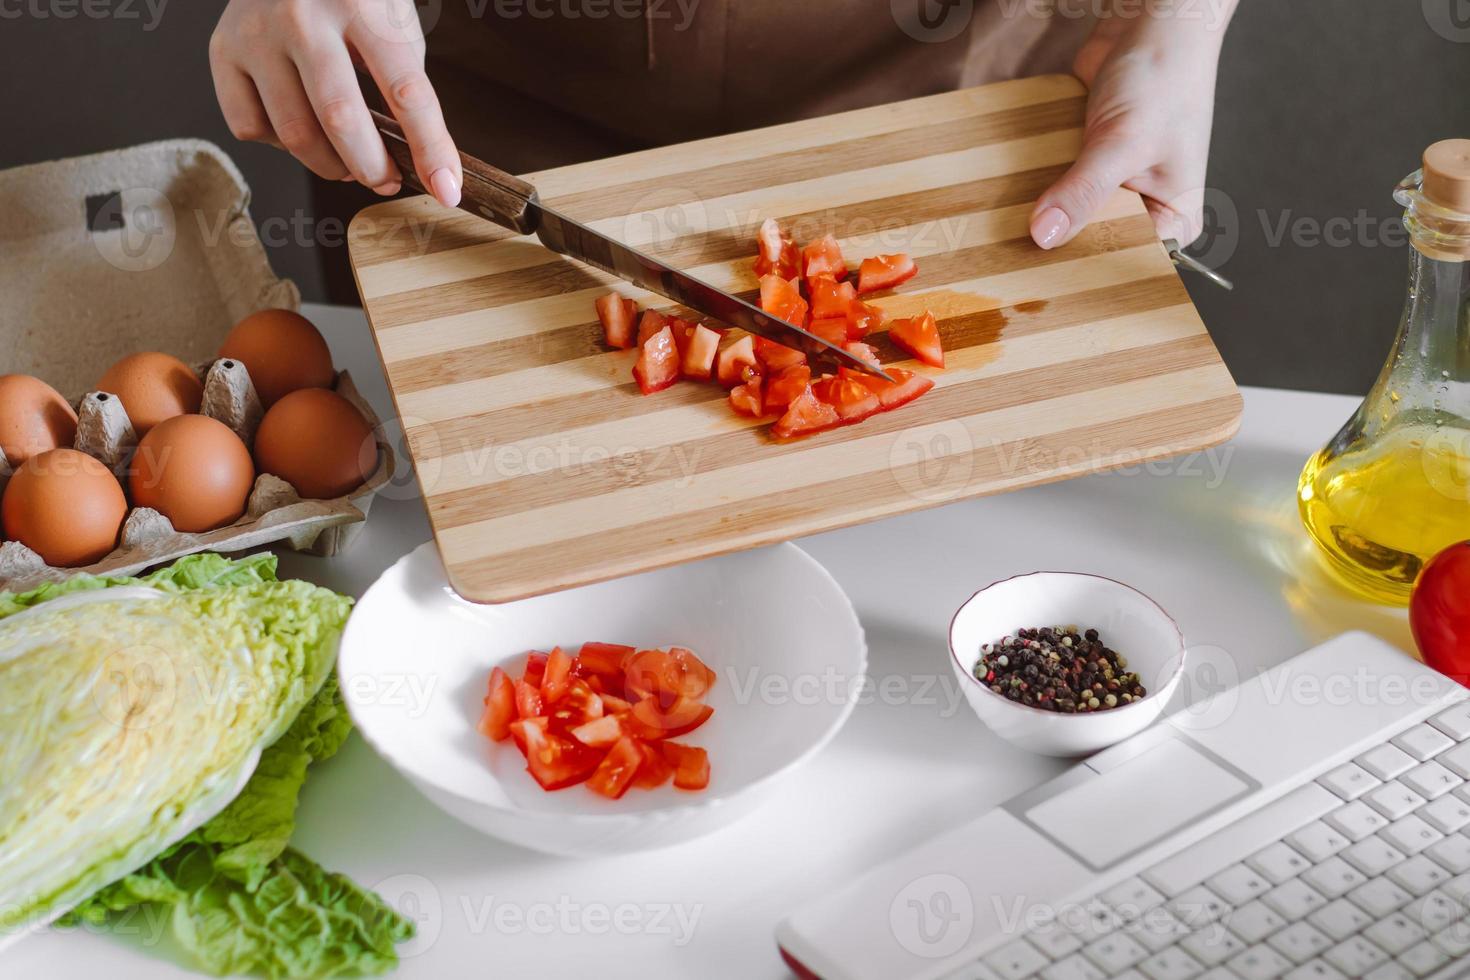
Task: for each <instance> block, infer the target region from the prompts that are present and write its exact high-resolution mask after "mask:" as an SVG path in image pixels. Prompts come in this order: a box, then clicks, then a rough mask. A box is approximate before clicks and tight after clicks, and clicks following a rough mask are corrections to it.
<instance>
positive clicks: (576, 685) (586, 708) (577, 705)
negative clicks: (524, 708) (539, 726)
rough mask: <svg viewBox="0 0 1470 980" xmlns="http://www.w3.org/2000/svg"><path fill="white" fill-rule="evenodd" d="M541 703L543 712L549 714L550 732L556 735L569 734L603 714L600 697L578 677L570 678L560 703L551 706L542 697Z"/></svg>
mask: <svg viewBox="0 0 1470 980" xmlns="http://www.w3.org/2000/svg"><path fill="white" fill-rule="evenodd" d="M542 703H543V705H544V707H543V710H549V711H550V712H551V713H550V714H549V715H548V716H547V719H548V721H549V722H550V724H551V730H552V731H554V732H557V733H562V732H570V731H571V730H572V729H573V728H576V727H577V726H578V725H582V724H585V723H586V722H589V721H595V720H596V719H598V718H601V717H603V714H604V712H605V709H604V707H603V703H602V696H601V695H600V694H598V693H597V692H596V691H594V690H592V686H591V685H590V684H588V683H587V682H586V681H584V680H582V678H580V677H574V678H572V680H571V682H570V683H569V684H568V685H567V693H566V694H564V695H562V698H561V700H560V701H557V702H556V703H555V704H553V703H551V702H549V701H546V700H545V697H544V696H543V699H542Z"/></svg>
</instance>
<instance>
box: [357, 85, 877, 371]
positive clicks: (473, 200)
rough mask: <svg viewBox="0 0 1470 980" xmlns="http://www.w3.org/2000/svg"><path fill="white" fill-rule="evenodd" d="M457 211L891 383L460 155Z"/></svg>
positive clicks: (397, 139)
mask: <svg viewBox="0 0 1470 980" xmlns="http://www.w3.org/2000/svg"><path fill="white" fill-rule="evenodd" d="M373 121H374V122H375V123H376V124H377V127H378V130H379V132H381V133H382V134H383V137H384V139H383V143H384V145H385V146H386V147H387V149H388V155H389V156H391V157H392V158H393V160H394V162H395V163H397V164H398V169H399V171H400V173H402V175H403V182H404V184H406V185H407V186H409V187H411V188H413V189H414V190H417V191H420V192H421V193H429V192H428V191H427V190H426V189H425V188H424V186H423V184H422V183H421V182H420V181H419V179H418V176H417V172H416V171H415V170H414V164H413V155H412V153H411V151H410V149H409V146H408V141H407V139H406V138H405V137H404V135H403V130H402V128H401V127H400V126H399V125H398V123H397V121H396V120H394V119H392V118H390V117H388V116H385V115H383V114H382V113H380V112H373ZM460 163H461V165H462V167H463V171H464V182H463V189H462V192H461V195H460V201H459V207H460V208H462V209H463V210H465V211H468V212H470V213H471V214H474V215H478V216H479V217H482V218H486V219H488V220H490V221H492V222H494V223H495V224H498V225H500V226H501V227H503V228H508V229H510V230H511V231H515V232H518V233H520V234H522V235H535V236H536V239H537V240H538V241H540V242H541V244H542V245H544V246H545V247H546V248H548V249H550V250H551V251H553V252H556V253H558V254H560V255H565V256H568V257H570V258H573V259H576V260H578V261H580V262H585V263H587V264H588V265H590V266H593V267H594V268H598V269H601V270H602V271H603V272H607V273H610V274H612V275H614V276H617V277H618V278H619V279H623V280H625V281H627V282H631V283H633V284H634V285H635V286H639V287H641V288H643V289H646V290H648V291H649V292H653V293H657V294H658V295H660V296H663V297H664V298H666V299H670V300H673V301H674V302H675V303H678V304H680V305H682V306H687V307H688V308H689V309H691V310H694V311H695V312H696V313H700V314H703V315H704V316H708V317H710V318H712V319H714V320H717V321H719V322H720V323H724V324H728V325H729V326H732V327H739V328H740V329H741V330H744V331H746V332H747V333H752V334H755V335H756V336H758V337H764V338H766V339H767V340H771V341H775V342H776V343H778V344H784V345H786V346H787V347H792V348H795V349H796V350H799V351H801V352H803V353H804V354H806V355H807V359H808V361H809V362H811V363H812V364H813V365H815V366H818V367H821V366H827V367H846V368H850V369H852V370H856V371H862V372H864V373H867V374H872V375H876V376H878V377H880V378H883V379H885V380H887V381H892V380H893V379H892V378H891V377H890V376H889V375H888V373H887V372H886V371H884V370H883V369H882V368H881V367H879V366H877V365H875V364H871V363H869V362H867V361H864V360H862V359H861V358H858V357H855V356H853V355H852V354H850V353H848V352H847V351H846V350H844V349H842V348H841V347H839V346H838V345H836V344H834V343H832V342H831V341H829V340H827V339H826V338H823V337H819V336H817V335H816V334H814V333H811V332H810V331H808V330H806V329H804V328H802V327H800V326H798V325H796V324H794V323H787V322H786V321H784V320H779V319H777V318H776V317H773V316H771V315H770V314H769V313H766V312H765V311H764V310H762V309H761V308H760V307H759V306H756V305H755V304H754V303H750V302H747V301H746V300H743V299H741V298H740V297H739V296H735V295H733V294H731V293H727V292H725V291H724V290H721V289H718V288H716V287H714V286H711V285H710V284H709V283H707V282H704V281H703V280H701V279H697V278H695V277H694V276H691V275H689V274H688V273H687V272H682V271H680V270H678V269H675V268H674V267H672V266H670V265H668V264H667V263H665V262H662V261H660V260H659V259H656V258H654V257H653V256H651V255H648V254H646V253H644V252H641V251H639V250H638V249H636V248H634V247H632V246H631V245H627V244H625V243H623V242H619V241H618V240H617V239H614V238H610V237H608V236H607V235H604V234H602V233H601V232H599V231H597V230H595V229H593V228H589V227H588V226H587V225H584V224H582V223H581V222H579V221H577V220H575V219H573V218H570V217H568V216H567V215H564V214H562V213H561V212H559V211H557V210H555V209H554V208H550V207H547V206H546V205H545V204H543V203H541V200H540V198H539V196H538V195H537V192H536V188H535V187H534V186H533V185H532V184H530V183H529V182H527V181H524V180H522V179H520V178H519V177H515V176H512V175H511V174H508V173H506V172H504V171H503V170H499V169H498V168H496V167H493V166H491V165H490V164H488V163H486V162H484V161H483V160H479V159H477V158H475V157H472V156H470V155H468V154H466V153H461V154H460Z"/></svg>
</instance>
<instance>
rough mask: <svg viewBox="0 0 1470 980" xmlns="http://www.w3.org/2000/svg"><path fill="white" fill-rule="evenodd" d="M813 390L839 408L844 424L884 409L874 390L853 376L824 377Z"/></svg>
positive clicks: (825, 400)
mask: <svg viewBox="0 0 1470 980" xmlns="http://www.w3.org/2000/svg"><path fill="white" fill-rule="evenodd" d="M812 391H813V392H814V393H815V394H816V396H817V397H818V398H820V399H821V400H822V401H823V402H825V403H827V404H828V405H831V406H832V407H833V408H834V409H836V410H837V416H838V418H840V419H842V424H843V425H852V424H854V423H857V422H861V421H862V420H863V419H865V418H867V417H868V416H870V415H875V414H877V413H878V412H880V411H882V409H883V403H882V402H881V401H880V400H879V398H878V396H877V395H875V394H873V392H872V390H871V389H869V388H868V387H867V386H866V385H864V384H862V383H861V382H860V381H857V380H855V379H853V378H851V377H844V376H842V375H838V376H837V377H829V378H823V379H821V380H820V381H818V382H817V383H815V384H813V385H812Z"/></svg>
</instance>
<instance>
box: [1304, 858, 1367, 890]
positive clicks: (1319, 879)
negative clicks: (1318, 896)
mask: <svg viewBox="0 0 1470 980" xmlns="http://www.w3.org/2000/svg"><path fill="white" fill-rule="evenodd" d="M1302 880H1303V881H1305V882H1306V883H1307V884H1309V885H1311V886H1312V887H1313V888H1315V889H1317V891H1319V892H1321V893H1322V894H1323V895H1324V896H1326V897H1327V898H1341V897H1342V896H1344V895H1346V894H1347V893H1348V892H1350V891H1352V890H1353V889H1354V888H1357V887H1358V886H1359V885H1361V884H1362V883H1363V882H1365V881H1367V880H1368V879H1367V877H1366V876H1365V875H1364V874H1363V873H1362V872H1361V871H1359V870H1358V869H1357V868H1355V867H1353V866H1352V865H1351V864H1348V863H1347V862H1346V861H1344V860H1343V859H1342V858H1340V857H1331V858H1328V859H1327V860H1326V861H1323V862H1322V863H1321V864H1318V865H1316V866H1314V867H1312V868H1311V869H1310V870H1308V871H1307V872H1306V873H1305V874H1303V875H1302Z"/></svg>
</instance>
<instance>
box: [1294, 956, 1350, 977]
mask: <svg viewBox="0 0 1470 980" xmlns="http://www.w3.org/2000/svg"><path fill="white" fill-rule="evenodd" d="M1283 980H1347V978H1346V977H1344V976H1343V974H1342V971H1341V970H1339V969H1337V968H1336V967H1335V966H1333V965H1332V964H1330V963H1328V962H1326V961H1325V960H1312V961H1311V962H1310V963H1303V964H1302V965H1301V966H1299V967H1297V968H1296V969H1295V970H1292V971H1291V972H1290V973H1288V974H1287V975H1286V976H1285V978H1283Z"/></svg>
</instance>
